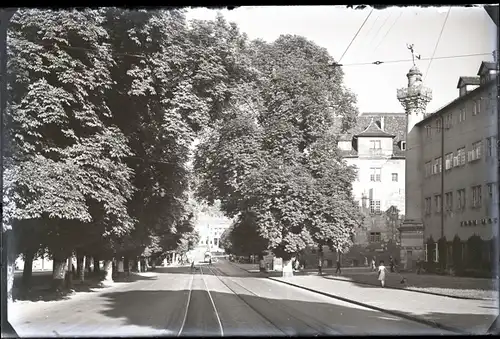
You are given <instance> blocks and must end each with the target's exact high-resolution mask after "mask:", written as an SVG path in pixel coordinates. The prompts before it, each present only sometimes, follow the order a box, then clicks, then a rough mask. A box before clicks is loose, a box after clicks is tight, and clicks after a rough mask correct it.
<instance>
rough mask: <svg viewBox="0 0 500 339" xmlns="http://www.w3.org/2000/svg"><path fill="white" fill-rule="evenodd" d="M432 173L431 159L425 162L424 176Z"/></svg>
mask: <svg viewBox="0 0 500 339" xmlns="http://www.w3.org/2000/svg"><path fill="white" fill-rule="evenodd" d="M431 175H432V162H431V161H427V162H426V163H425V177H426V178H427V177H429V176H431Z"/></svg>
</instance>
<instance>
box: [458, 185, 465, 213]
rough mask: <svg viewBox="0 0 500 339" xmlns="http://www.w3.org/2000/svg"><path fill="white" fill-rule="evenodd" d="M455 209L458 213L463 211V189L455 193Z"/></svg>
mask: <svg viewBox="0 0 500 339" xmlns="http://www.w3.org/2000/svg"><path fill="white" fill-rule="evenodd" d="M457 209H458V210H459V211H461V210H464V209H465V189H464V188H462V189H459V190H458V191H457Z"/></svg>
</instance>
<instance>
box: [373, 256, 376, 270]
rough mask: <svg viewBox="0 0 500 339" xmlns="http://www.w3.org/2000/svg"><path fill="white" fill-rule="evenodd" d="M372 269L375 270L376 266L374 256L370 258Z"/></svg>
mask: <svg viewBox="0 0 500 339" xmlns="http://www.w3.org/2000/svg"><path fill="white" fill-rule="evenodd" d="M372 270H373V271H376V270H377V267H376V266H375V257H373V258H372Z"/></svg>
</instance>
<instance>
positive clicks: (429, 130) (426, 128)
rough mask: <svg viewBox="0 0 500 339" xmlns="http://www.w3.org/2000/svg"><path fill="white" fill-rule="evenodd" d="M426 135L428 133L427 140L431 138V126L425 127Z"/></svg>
mask: <svg viewBox="0 0 500 339" xmlns="http://www.w3.org/2000/svg"><path fill="white" fill-rule="evenodd" d="M425 133H426V136H427V138H430V137H431V135H432V130H431V126H429V125H427V126H425Z"/></svg>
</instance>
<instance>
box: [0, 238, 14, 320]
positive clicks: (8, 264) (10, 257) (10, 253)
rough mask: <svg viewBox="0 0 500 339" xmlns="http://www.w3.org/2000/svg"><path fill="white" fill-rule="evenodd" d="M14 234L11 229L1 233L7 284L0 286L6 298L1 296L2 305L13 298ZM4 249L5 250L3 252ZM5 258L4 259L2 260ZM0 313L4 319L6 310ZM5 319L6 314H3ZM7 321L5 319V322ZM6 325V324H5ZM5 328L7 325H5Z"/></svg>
mask: <svg viewBox="0 0 500 339" xmlns="http://www.w3.org/2000/svg"><path fill="white" fill-rule="evenodd" d="M14 244H15V242H14V234H13V231H12V229H8V230H3V234H2V247H3V248H2V252H3V253H2V254H4V253H5V252H7V253H6V255H5V256H3V255H2V275H3V274H5V275H4V276H5V277H6V278H7V279H6V280H7V284H6V285H7V286H5V287H6V289H5V290H3V288H2V293H5V294H6V298H5V299H3V298H2V307H3V306H4V305H5V304H4V302H6V303H12V301H13V300H14V298H13V296H12V288H13V286H14V272H15V267H16V250H15V248H14ZM4 251H5V252H4ZM4 260H5V261H4ZM0 313H1V314H2V319H4V315H5V313H6V312H0ZM5 319H6V316H5ZM7 323H8V322H7V321H6V322H5V324H7ZM6 326H7V325H6ZM6 328H7V327H6Z"/></svg>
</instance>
